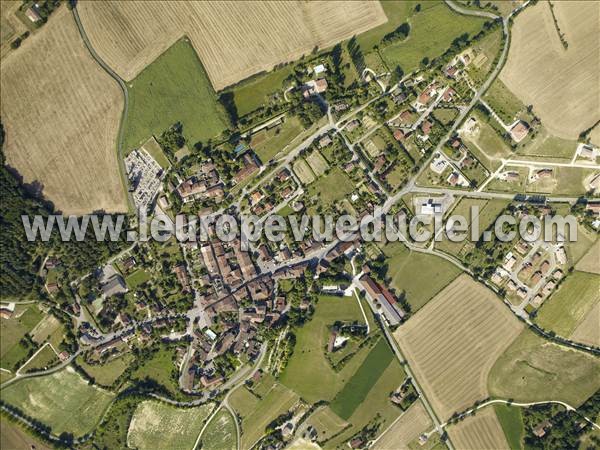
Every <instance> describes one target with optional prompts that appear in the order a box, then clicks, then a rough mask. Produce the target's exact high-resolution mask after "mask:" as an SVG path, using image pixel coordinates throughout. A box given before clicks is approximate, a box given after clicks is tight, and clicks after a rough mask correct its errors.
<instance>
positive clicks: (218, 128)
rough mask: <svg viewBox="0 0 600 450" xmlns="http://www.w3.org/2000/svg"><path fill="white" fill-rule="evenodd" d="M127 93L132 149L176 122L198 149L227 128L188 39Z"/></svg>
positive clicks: (129, 146) (131, 84)
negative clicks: (200, 144)
mask: <svg viewBox="0 0 600 450" xmlns="http://www.w3.org/2000/svg"><path fill="white" fill-rule="evenodd" d="M159 4H161V3H159ZM82 9H83V10H85V8H82ZM127 89H128V91H129V111H128V113H127V118H126V119H125V134H124V146H125V150H127V151H129V150H131V149H134V148H136V147H138V146H140V145H141V144H142V143H144V142H145V141H146V140H147V139H148V138H150V137H151V136H153V135H154V136H159V135H160V134H161V133H162V132H163V131H165V130H167V129H168V128H169V127H170V126H172V125H173V124H175V123H176V122H180V123H181V124H182V125H183V135H184V136H185V138H186V140H187V141H188V142H189V143H190V144H192V145H193V144H195V143H196V142H198V141H206V140H208V139H210V138H212V137H214V136H216V135H218V134H220V133H221V132H222V131H223V130H224V129H225V128H227V125H228V124H227V119H226V115H225V111H224V110H223V108H222V107H221V105H220V104H219V102H218V101H217V95H216V93H215V91H214V90H213V88H212V86H211V85H210V81H209V80H208V78H207V76H206V73H205V72H204V68H203V67H202V63H201V62H200V60H199V59H198V56H197V55H196V53H195V52H194V49H193V47H192V45H191V44H190V42H189V41H188V40H187V39H181V40H179V41H177V42H176V43H175V44H173V46H172V47H170V48H169V49H168V50H167V51H165V52H164V53H163V54H161V55H160V56H159V57H158V58H157V59H156V60H155V61H154V62H152V64H150V65H149V66H148V67H146V68H145V69H144V70H143V71H142V72H141V73H140V74H139V75H138V76H136V77H135V78H134V79H133V80H131V81H129V82H128V83H127ZM157 162H159V164H161V165H163V164H164V161H162V163H161V161H158V160H157Z"/></svg>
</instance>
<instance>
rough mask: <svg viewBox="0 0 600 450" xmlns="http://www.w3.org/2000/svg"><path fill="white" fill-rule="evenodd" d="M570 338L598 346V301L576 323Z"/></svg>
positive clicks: (599, 322)
mask: <svg viewBox="0 0 600 450" xmlns="http://www.w3.org/2000/svg"><path fill="white" fill-rule="evenodd" d="M571 339H572V340H574V341H575V342H581V343H583V344H587V345H593V346H595V347H600V302H599V303H596V306H594V307H593V308H592V309H591V310H590V311H589V312H588V313H587V315H586V316H585V318H584V319H583V320H582V321H581V322H580V323H579V325H577V328H575V330H574V331H573V334H572V335H571Z"/></svg>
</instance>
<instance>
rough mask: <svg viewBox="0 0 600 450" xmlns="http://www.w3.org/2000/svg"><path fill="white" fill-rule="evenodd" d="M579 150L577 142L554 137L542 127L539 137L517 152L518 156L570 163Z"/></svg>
mask: <svg viewBox="0 0 600 450" xmlns="http://www.w3.org/2000/svg"><path fill="white" fill-rule="evenodd" d="M575 150H577V141H572V140H568V139H561V138H558V137H556V136H552V135H551V134H550V133H548V131H547V130H546V129H545V128H544V127H542V128H541V130H540V131H539V133H538V134H537V136H536V137H535V138H534V139H532V140H530V141H529V142H528V143H527V145H525V146H524V147H522V148H519V149H518V150H517V154H518V155H524V156H540V157H542V158H544V159H548V158H557V159H561V160H565V161H567V160H568V161H570V160H571V158H572V157H573V155H574V154H575Z"/></svg>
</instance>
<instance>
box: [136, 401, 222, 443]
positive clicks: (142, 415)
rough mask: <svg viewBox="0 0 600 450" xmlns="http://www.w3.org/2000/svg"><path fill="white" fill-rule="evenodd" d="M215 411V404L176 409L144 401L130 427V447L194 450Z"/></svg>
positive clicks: (155, 402)
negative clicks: (203, 426)
mask: <svg viewBox="0 0 600 450" xmlns="http://www.w3.org/2000/svg"><path fill="white" fill-rule="evenodd" d="M213 408H214V405H213V404H212V403H210V404H206V405H202V406H198V407H194V408H176V407H174V406H171V405H168V404H166V403H162V402H159V401H154V400H150V401H145V402H142V403H140V404H139V406H138V407H137V409H136V410H135V413H134V414H133V418H132V419H131V423H130V424H129V433H128V434H127V441H128V444H129V446H132V447H134V448H138V449H140V450H144V449H148V450H153V449H161V448H165V449H166V448H172V449H191V448H193V447H194V443H195V442H196V438H197V437H198V433H199V432H200V429H201V428H202V425H203V424H204V421H205V420H206V419H207V418H208V416H209V415H210V413H211V411H212V410H213Z"/></svg>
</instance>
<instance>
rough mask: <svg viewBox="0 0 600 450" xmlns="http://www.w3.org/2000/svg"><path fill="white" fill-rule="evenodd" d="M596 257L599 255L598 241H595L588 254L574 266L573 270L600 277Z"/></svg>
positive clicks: (598, 259)
mask: <svg viewBox="0 0 600 450" xmlns="http://www.w3.org/2000/svg"><path fill="white" fill-rule="evenodd" d="M598 255H600V239H596V242H595V243H594V244H593V245H592V246H591V248H590V249H589V250H588V252H587V253H586V254H585V255H583V257H582V258H581V259H580V260H579V261H578V262H577V264H575V269H577V270H579V271H581V272H588V273H595V274H598V275H600V257H599V256H598Z"/></svg>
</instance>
